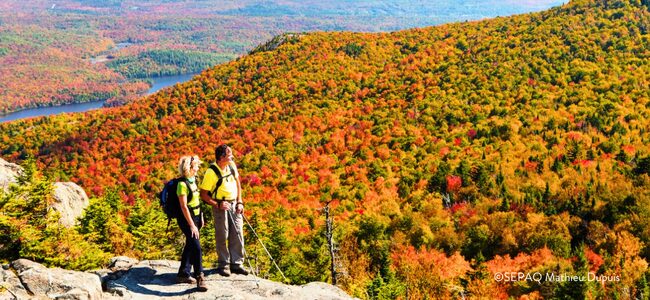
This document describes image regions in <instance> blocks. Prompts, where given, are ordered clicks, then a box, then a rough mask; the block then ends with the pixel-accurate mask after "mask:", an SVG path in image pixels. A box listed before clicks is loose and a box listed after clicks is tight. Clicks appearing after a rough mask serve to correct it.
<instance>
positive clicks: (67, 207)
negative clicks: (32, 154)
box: [0, 158, 90, 227]
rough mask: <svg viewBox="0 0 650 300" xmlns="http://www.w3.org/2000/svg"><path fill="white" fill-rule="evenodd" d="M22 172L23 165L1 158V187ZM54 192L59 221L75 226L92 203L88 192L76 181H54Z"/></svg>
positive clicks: (14, 179) (4, 186) (15, 180)
mask: <svg viewBox="0 0 650 300" xmlns="http://www.w3.org/2000/svg"><path fill="white" fill-rule="evenodd" d="M22 172H23V168H22V167H21V166H19V165H17V164H13V163H10V162H7V161H5V160H3V159H2V158H0V189H6V188H7V187H9V185H10V184H12V183H16V182H17V178H18V176H19V175H20V173H22ZM53 194H54V195H53V196H54V200H55V202H54V204H52V208H53V209H54V210H56V211H57V212H58V213H59V214H60V215H61V218H60V219H59V223H60V224H61V225H63V226H66V227H72V226H74V224H75V222H76V221H77V218H79V217H80V216H81V215H82V214H83V210H84V209H85V208H86V207H88V205H90V200H89V199H88V195H86V192H85V191H84V190H83V189H82V188H81V187H80V186H78V185H77V184H76V183H74V182H56V183H54V192H53Z"/></svg>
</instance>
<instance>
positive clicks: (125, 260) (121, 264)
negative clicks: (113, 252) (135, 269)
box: [108, 256, 138, 270]
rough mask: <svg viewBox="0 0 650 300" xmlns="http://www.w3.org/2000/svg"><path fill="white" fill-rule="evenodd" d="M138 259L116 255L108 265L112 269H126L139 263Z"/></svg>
mask: <svg viewBox="0 0 650 300" xmlns="http://www.w3.org/2000/svg"><path fill="white" fill-rule="evenodd" d="M137 263H138V260H137V259H135V258H130V257H127V256H116V257H113V258H111V261H110V263H109V264H108V267H109V268H110V269H111V270H126V269H129V268H131V267H132V266H133V265H135V264H137Z"/></svg>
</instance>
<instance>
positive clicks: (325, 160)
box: [0, 0, 650, 299]
mask: <svg viewBox="0 0 650 300" xmlns="http://www.w3.org/2000/svg"><path fill="white" fill-rule="evenodd" d="M1 49H2V48H0V51H2V50H1ZM142 55H146V54H142ZM156 55H165V54H164V53H157V54H156ZM197 59H198V60H201V61H202V60H204V59H207V60H209V59H212V58H209V59H208V58H204V57H203V56H200V55H199V56H197ZM190 60H191V59H190ZM135 61H144V60H135ZM210 61H212V60H210ZM131 63H134V61H129V60H128V59H125V60H124V62H123V64H121V66H123V67H124V69H123V71H120V72H123V73H122V74H125V75H127V77H128V76H130V75H128V74H129V73H128V72H129V71H127V70H129V67H128V66H129V65H130V64H131ZM117 70H118V71H119V70H121V69H119V68H117ZM649 124H650V3H649V2H648V1H647V0H574V1H571V2H569V3H567V4H564V5H562V6H558V7H555V8H551V9H549V10H546V11H543V12H538V13H528V14H523V15H516V16H511V17H497V18H492V19H487V20H482V21H471V22H456V23H449V24H445V25H438V26H435V27H426V28H418V29H408V30H402V31H395V32H391V33H352V32H314V33H304V34H283V35H278V36H276V37H275V38H273V39H271V40H269V42H268V43H266V44H262V45H260V46H258V47H257V48H255V49H254V50H252V51H250V53H249V54H247V55H243V56H240V57H238V58H236V59H234V60H233V61H229V62H225V63H222V64H219V65H216V66H214V67H211V68H208V69H206V70H204V71H203V72H202V73H201V74H200V75H198V76H197V77H195V78H194V79H193V80H191V81H189V82H187V83H184V84H181V85H177V86H176V87H174V88H172V89H165V90H163V91H161V92H159V93H156V94H153V95H150V96H147V97H144V98H139V99H137V101H130V102H129V103H127V104H125V105H123V106H118V107H113V108H106V109H102V110H100V111H92V112H88V113H83V114H73V115H63V116H54V117H49V118H37V119H32V120H20V121H15V122H10V123H2V124H0V144H1V145H2V147H0V151H2V152H1V153H0V155H1V156H2V157H3V158H5V159H6V160H9V161H13V162H18V163H20V164H21V165H23V167H25V168H26V170H27V172H25V174H24V175H23V176H22V177H21V178H20V182H21V184H19V185H17V186H14V187H13V188H12V189H10V190H9V191H7V192H5V193H2V194H0V207H2V213H0V228H2V230H3V231H4V232H6V234H4V233H3V235H2V240H1V241H0V257H1V258H2V259H3V260H11V259H15V258H17V257H26V258H30V259H34V260H37V261H43V262H47V263H49V264H50V265H57V266H62V267H69V268H76V269H92V268H96V267H99V266H101V265H102V264H105V263H106V260H107V259H108V258H109V257H111V256H114V255H128V256H132V257H137V258H139V259H154V258H172V259H173V258H174V257H176V256H177V254H178V253H179V251H180V248H179V247H180V246H178V245H177V244H179V243H169V239H174V238H175V239H179V240H180V239H181V237H182V235H181V234H179V233H176V234H175V235H174V234H170V235H168V234H166V232H165V230H164V228H165V225H166V223H167V220H166V218H165V217H164V215H163V213H162V211H161V209H160V207H159V206H158V203H157V200H156V199H155V194H156V193H157V192H158V191H159V190H160V188H161V186H162V184H163V182H164V181H165V180H168V179H170V178H173V177H174V176H175V175H176V174H175V166H174V165H175V163H176V162H177V160H178V158H179V157H180V156H181V155H184V154H190V153H196V154H198V155H199V156H200V157H201V159H202V160H204V161H205V163H204V166H203V167H202V168H201V171H200V173H202V172H204V171H205V170H206V169H207V166H208V164H207V162H210V161H212V160H213V159H214V146H216V145H217V144H220V143H227V144H229V145H230V146H231V147H232V148H233V150H234V152H235V160H236V162H237V164H238V167H239V169H240V173H241V175H242V184H243V190H244V198H245V201H246V203H247V204H246V212H245V215H246V217H247V219H248V220H249V221H250V222H251V223H252V225H253V226H254V227H255V228H256V229H257V230H258V232H259V233H260V234H261V236H262V239H263V240H264V242H265V244H267V246H268V248H269V251H270V252H271V253H272V254H273V255H274V257H275V258H276V260H277V261H278V264H279V266H280V267H281V268H282V269H283V271H284V273H285V275H287V277H288V279H289V281H290V283H293V284H302V283H306V282H310V281H325V282H331V281H332V280H333V279H334V278H332V273H331V272H328V270H329V266H330V263H331V257H330V256H329V255H328V244H327V239H326V238H325V236H326V235H325V233H326V232H325V231H326V226H325V224H326V220H325V213H324V211H325V210H324V208H325V207H326V206H327V207H328V208H330V215H331V218H332V221H333V223H334V231H333V236H334V241H335V248H336V251H335V256H334V265H335V266H336V268H335V269H336V270H337V272H336V273H337V275H336V280H337V285H338V286H340V287H341V288H343V289H344V290H345V291H346V292H348V293H349V294H350V295H353V296H355V297H359V298H363V299H432V298H433V299H438V298H461V297H465V298H472V299H479V298H481V299H508V298H509V297H512V298H520V297H528V299H542V298H553V299H556V298H557V299H596V298H607V299H635V298H644V297H648V295H650V285H649V283H648V280H650V270H649V269H648V261H649V260H650V174H649V173H650V127H649ZM58 180H63V181H73V182H76V183H78V184H79V185H81V186H82V187H84V189H85V190H86V191H87V192H88V193H89V194H90V195H91V198H93V199H92V200H91V206H90V207H89V208H88V209H87V210H86V213H85V214H84V216H83V217H82V218H81V219H80V221H79V225H78V226H76V227H74V228H73V229H63V228H60V227H58V226H56V225H55V222H51V221H48V220H50V218H53V216H51V215H50V213H48V211H47V209H46V206H45V204H46V203H47V202H48V201H51V199H49V198H48V196H47V193H46V192H45V191H47V189H48V188H49V187H48V183H51V182H52V181H58ZM25 193H27V194H29V195H32V196H24V194H25ZM48 199H49V200H48ZM43 216H46V217H45V218H43ZM206 227H207V228H210V226H206ZM246 238H247V245H248V247H249V249H248V251H249V252H250V253H252V254H253V255H255V257H256V259H255V262H256V264H257V266H258V267H259V270H260V272H261V274H260V276H263V277H267V278H271V279H274V280H278V281H280V280H282V277H281V276H280V274H278V273H277V271H276V270H275V269H274V268H272V267H271V262H269V261H268V259H267V258H266V255H265V254H264V253H263V250H262V249H261V248H260V247H259V246H257V245H258V244H257V243H256V240H255V239H254V237H253V236H252V235H250V234H247V236H246ZM213 241H214V234H213V233H211V232H210V230H205V231H202V244H203V245H205V246H204V248H205V250H204V251H205V254H206V257H205V260H206V261H208V262H213V261H214V260H215V257H214V256H215V254H214V242H213ZM180 244H182V243H180ZM7 245H11V246H7ZM507 272H524V273H540V274H568V275H580V276H583V275H584V274H593V275H594V276H598V278H601V279H602V280H592V281H589V280H588V281H563V282H554V281H552V280H551V281H549V280H540V281H535V280H522V281H517V282H506V281H500V280H496V278H497V275H496V274H503V273H507ZM616 278H618V280H616Z"/></svg>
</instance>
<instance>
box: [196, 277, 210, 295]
mask: <svg viewBox="0 0 650 300" xmlns="http://www.w3.org/2000/svg"><path fill="white" fill-rule="evenodd" d="M196 289H197V290H199V292H207V291H208V286H207V285H206V284H205V276H203V274H201V275H200V276H199V277H197V278H196Z"/></svg>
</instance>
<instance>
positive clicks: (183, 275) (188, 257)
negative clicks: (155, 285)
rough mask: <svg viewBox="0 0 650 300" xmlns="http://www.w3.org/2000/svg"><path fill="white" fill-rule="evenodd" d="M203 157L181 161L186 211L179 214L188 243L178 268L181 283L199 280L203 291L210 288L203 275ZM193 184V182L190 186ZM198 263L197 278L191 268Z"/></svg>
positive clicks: (181, 190) (180, 185) (179, 191)
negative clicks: (198, 176)
mask: <svg viewBox="0 0 650 300" xmlns="http://www.w3.org/2000/svg"><path fill="white" fill-rule="evenodd" d="M200 164H201V161H200V160H199V157H198V156H196V155H193V156H183V157H181V159H180V161H179V164H178V171H179V173H180V176H181V177H180V178H181V180H179V182H178V185H177V188H176V194H177V195H178V201H179V202H180V208H181V212H182V214H181V215H180V216H178V218H176V221H177V222H178V227H180V229H181V231H182V232H183V234H184V235H185V247H184V248H183V254H182V255H181V266H180V268H179V269H178V275H177V277H176V278H177V282H178V283H195V282H196V286H197V288H198V290H199V291H202V292H205V291H207V290H208V288H207V286H206V285H205V277H204V276H203V262H202V260H203V257H202V256H203V253H202V252H201V241H200V240H199V230H200V229H201V227H203V224H204V222H203V221H204V220H203V214H202V213H201V208H200V204H201V200H200V199H199V189H198V187H197V183H196V173H197V172H198V171H199V165H200ZM188 184H189V186H188ZM191 267H194V274H193V275H194V278H196V279H193V278H192V277H190V268H191Z"/></svg>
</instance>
